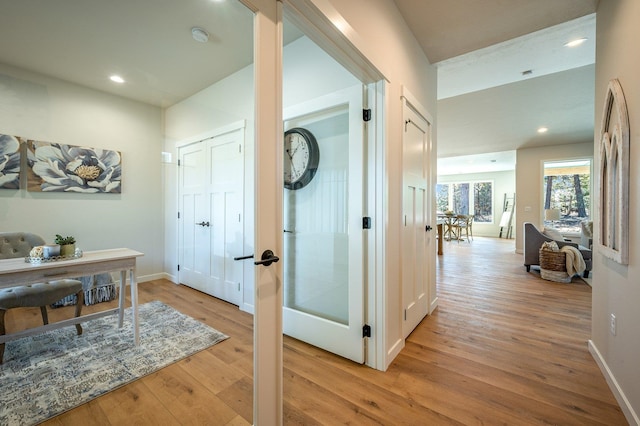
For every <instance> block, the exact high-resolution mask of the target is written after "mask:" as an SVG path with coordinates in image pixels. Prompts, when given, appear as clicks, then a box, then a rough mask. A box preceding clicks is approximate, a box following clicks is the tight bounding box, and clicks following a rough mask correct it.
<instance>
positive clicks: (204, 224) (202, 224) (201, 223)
mask: <svg viewBox="0 0 640 426" xmlns="http://www.w3.org/2000/svg"><path fill="white" fill-rule="evenodd" d="M196 225H200V226H209V222H200V223H196Z"/></svg>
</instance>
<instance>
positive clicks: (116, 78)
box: [109, 75, 124, 83]
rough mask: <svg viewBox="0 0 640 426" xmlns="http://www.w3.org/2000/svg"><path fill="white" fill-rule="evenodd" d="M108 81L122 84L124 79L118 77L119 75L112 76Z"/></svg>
mask: <svg viewBox="0 0 640 426" xmlns="http://www.w3.org/2000/svg"><path fill="white" fill-rule="evenodd" d="M109 80H111V81H113V82H114V83H124V78H122V77H120V76H119V75H112V76H111V77H109Z"/></svg>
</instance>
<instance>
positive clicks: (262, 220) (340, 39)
mask: <svg viewBox="0 0 640 426" xmlns="http://www.w3.org/2000/svg"><path fill="white" fill-rule="evenodd" d="M240 1H241V2H242V3H243V4H245V5H246V6H247V7H248V8H249V9H250V10H252V11H253V12H254V14H255V16H254V35H253V36H254V66H255V95H256V99H255V111H256V115H255V159H256V161H255V165H254V167H255V177H254V179H255V194H256V199H255V200H256V201H255V207H254V209H255V211H256V212H258V211H259V212H260V213H261V214H260V215H257V214H256V215H255V240H254V247H255V250H254V253H255V255H256V257H259V256H260V253H262V252H263V251H264V250H266V249H272V250H274V251H275V253H276V254H277V253H281V252H282V248H283V235H282V234H283V233H282V232H281V228H282V190H281V186H282V185H281V183H282V176H283V168H282V161H283V132H282V124H283V123H282V59H283V55H282V50H283V49H282V47H283V46H282V31H283V28H282V19H283V15H284V13H285V9H286V13H287V18H289V19H291V20H292V22H294V23H297V24H299V26H302V27H303V28H305V30H306V31H308V32H312V33H313V34H314V35H313V37H311V35H310V34H307V35H308V36H310V38H311V39H312V40H313V41H314V42H315V43H316V44H318V45H319V46H320V47H321V48H322V49H324V50H325V51H326V52H328V53H329V54H330V55H331V56H332V57H333V58H334V59H336V60H337V61H338V62H339V63H340V64H342V65H343V66H344V67H345V68H347V69H348V70H349V71H351V72H352V73H353V74H354V75H356V76H357V77H358V78H359V79H360V80H361V81H362V82H363V83H364V84H367V85H375V89H376V90H375V91H372V93H373V94H374V95H373V96H374V98H375V102H370V105H371V106H372V108H375V109H373V110H372V111H373V116H374V117H375V118H376V120H377V123H378V125H377V126H370V128H369V129H368V137H369V139H368V141H369V144H368V147H369V152H371V153H372V155H373V158H371V157H369V163H371V161H373V167H371V169H369V173H374V176H375V180H374V181H372V183H371V185H370V187H369V191H370V193H369V194H367V195H368V198H367V199H368V202H367V203H368V204H367V205H368V206H369V207H371V206H373V207H372V208H371V210H369V211H375V212H376V215H377V216H376V217H375V219H376V220H374V221H373V229H374V230H375V232H376V234H375V238H371V239H370V240H374V241H369V243H370V244H373V245H374V246H375V250H372V251H370V253H374V254H375V257H374V259H369V261H368V264H369V265H376V264H377V268H376V269H375V270H373V271H368V272H369V273H370V276H369V282H368V285H369V288H370V290H373V291H370V292H369V293H368V294H369V297H374V298H375V300H374V301H371V300H369V301H368V306H374V307H375V308H376V310H374V312H371V311H369V312H367V316H368V318H373V319H376V321H377V324H378V325H380V329H379V330H374V331H373V336H375V339H376V340H375V344H373V345H372V346H373V348H371V349H372V350H373V353H374V355H376V356H375V357H372V360H371V362H372V363H373V364H371V366H372V367H374V368H377V369H380V370H384V369H386V367H387V366H386V363H387V354H386V351H385V349H384V339H385V335H384V334H385V333H384V323H385V322H384V314H385V309H386V303H385V298H384V273H385V268H384V265H383V262H384V257H385V256H384V254H385V250H384V230H385V224H386V223H387V219H388V218H387V216H388V214H387V209H386V206H385V205H384V201H385V200H386V198H385V194H386V193H387V190H388V186H389V184H388V175H387V173H386V167H385V163H386V162H385V157H386V156H385V154H386V137H385V136H386V135H385V127H384V124H383V123H385V120H386V114H385V109H386V108H384V105H385V99H387V98H388V97H387V96H386V95H387V93H386V92H387V86H386V85H385V84H384V80H385V78H384V75H383V74H382V73H381V72H380V71H379V70H378V69H377V68H376V67H375V66H373V64H372V63H371V62H370V61H369V60H368V59H367V58H366V56H365V55H363V54H362V53H361V52H360V51H359V50H358V49H357V48H356V47H355V46H354V45H353V44H352V43H351V42H350V41H349V39H348V38H347V37H346V36H345V35H344V34H343V33H342V32H341V31H340V30H339V29H338V28H337V27H336V26H335V25H334V24H333V23H332V21H330V20H329V19H328V17H329V16H332V17H337V18H340V19H342V21H344V19H343V18H342V17H341V15H340V14H339V13H338V12H337V11H336V10H335V9H334V8H333V6H332V5H331V4H330V3H329V2H326V1H325V2H318V0H315V3H314V0H281V1H274V0H240ZM316 4H320V7H322V10H320V9H319V8H318V6H316ZM372 145H373V146H372ZM269 153H270V154H271V156H272V157H270V158H273V156H274V155H275V161H270V162H265V161H260V158H261V157H263V156H264V157H265V158H266V157H267V156H268V155H269ZM372 169H373V170H372ZM373 182H375V185H374V183H373ZM263 192H264V196H263V195H262V194H263ZM378 214H379V215H378ZM279 231H280V232H279ZM254 272H255V287H254V292H255V314H254V329H253V335H254V340H253V341H254V347H253V349H254V364H253V365H254V386H253V405H254V410H253V423H254V424H274V425H276V424H282V418H283V409H282V382H283V363H282V359H283V355H282V352H283V348H282V344H283V338H282V296H283V295H282V277H283V270H282V266H281V264H279V262H278V263H275V264H272V265H271V266H269V267H266V268H265V267H263V266H257V267H255V268H254ZM381 272H382V273H381ZM371 286H373V289H371ZM367 365H369V362H368V363H367Z"/></svg>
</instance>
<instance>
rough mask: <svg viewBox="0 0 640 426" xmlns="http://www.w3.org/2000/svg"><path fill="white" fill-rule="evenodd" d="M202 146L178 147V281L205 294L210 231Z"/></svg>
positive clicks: (203, 144) (197, 144)
mask: <svg viewBox="0 0 640 426" xmlns="http://www.w3.org/2000/svg"><path fill="white" fill-rule="evenodd" d="M205 148H206V144H205V143H204V142H199V143H194V144H191V145H188V146H185V147H182V148H180V150H179V151H178V158H179V161H180V167H179V168H178V179H179V184H178V185H179V210H178V211H179V222H178V225H179V232H180V236H179V238H180V239H179V248H178V265H179V271H178V275H179V281H180V282H182V283H184V284H187V285H189V286H190V287H193V288H195V289H197V290H200V291H206V288H207V276H208V275H209V241H210V235H211V233H210V230H211V228H210V227H208V226H204V223H206V222H207V221H209V216H208V213H206V198H207V196H206V175H207V171H206V155H205Z"/></svg>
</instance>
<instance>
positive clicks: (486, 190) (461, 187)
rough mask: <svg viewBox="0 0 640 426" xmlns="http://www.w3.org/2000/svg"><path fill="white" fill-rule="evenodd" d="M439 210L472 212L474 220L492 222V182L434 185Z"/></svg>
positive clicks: (458, 212) (462, 212)
mask: <svg viewBox="0 0 640 426" xmlns="http://www.w3.org/2000/svg"><path fill="white" fill-rule="evenodd" d="M436 205H437V209H438V211H439V212H446V211H448V210H451V211H453V212H454V213H456V214H473V215H474V217H473V221H474V222H482V223H492V222H493V183H492V182H459V183H449V184H447V183H445V184H438V185H436Z"/></svg>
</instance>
